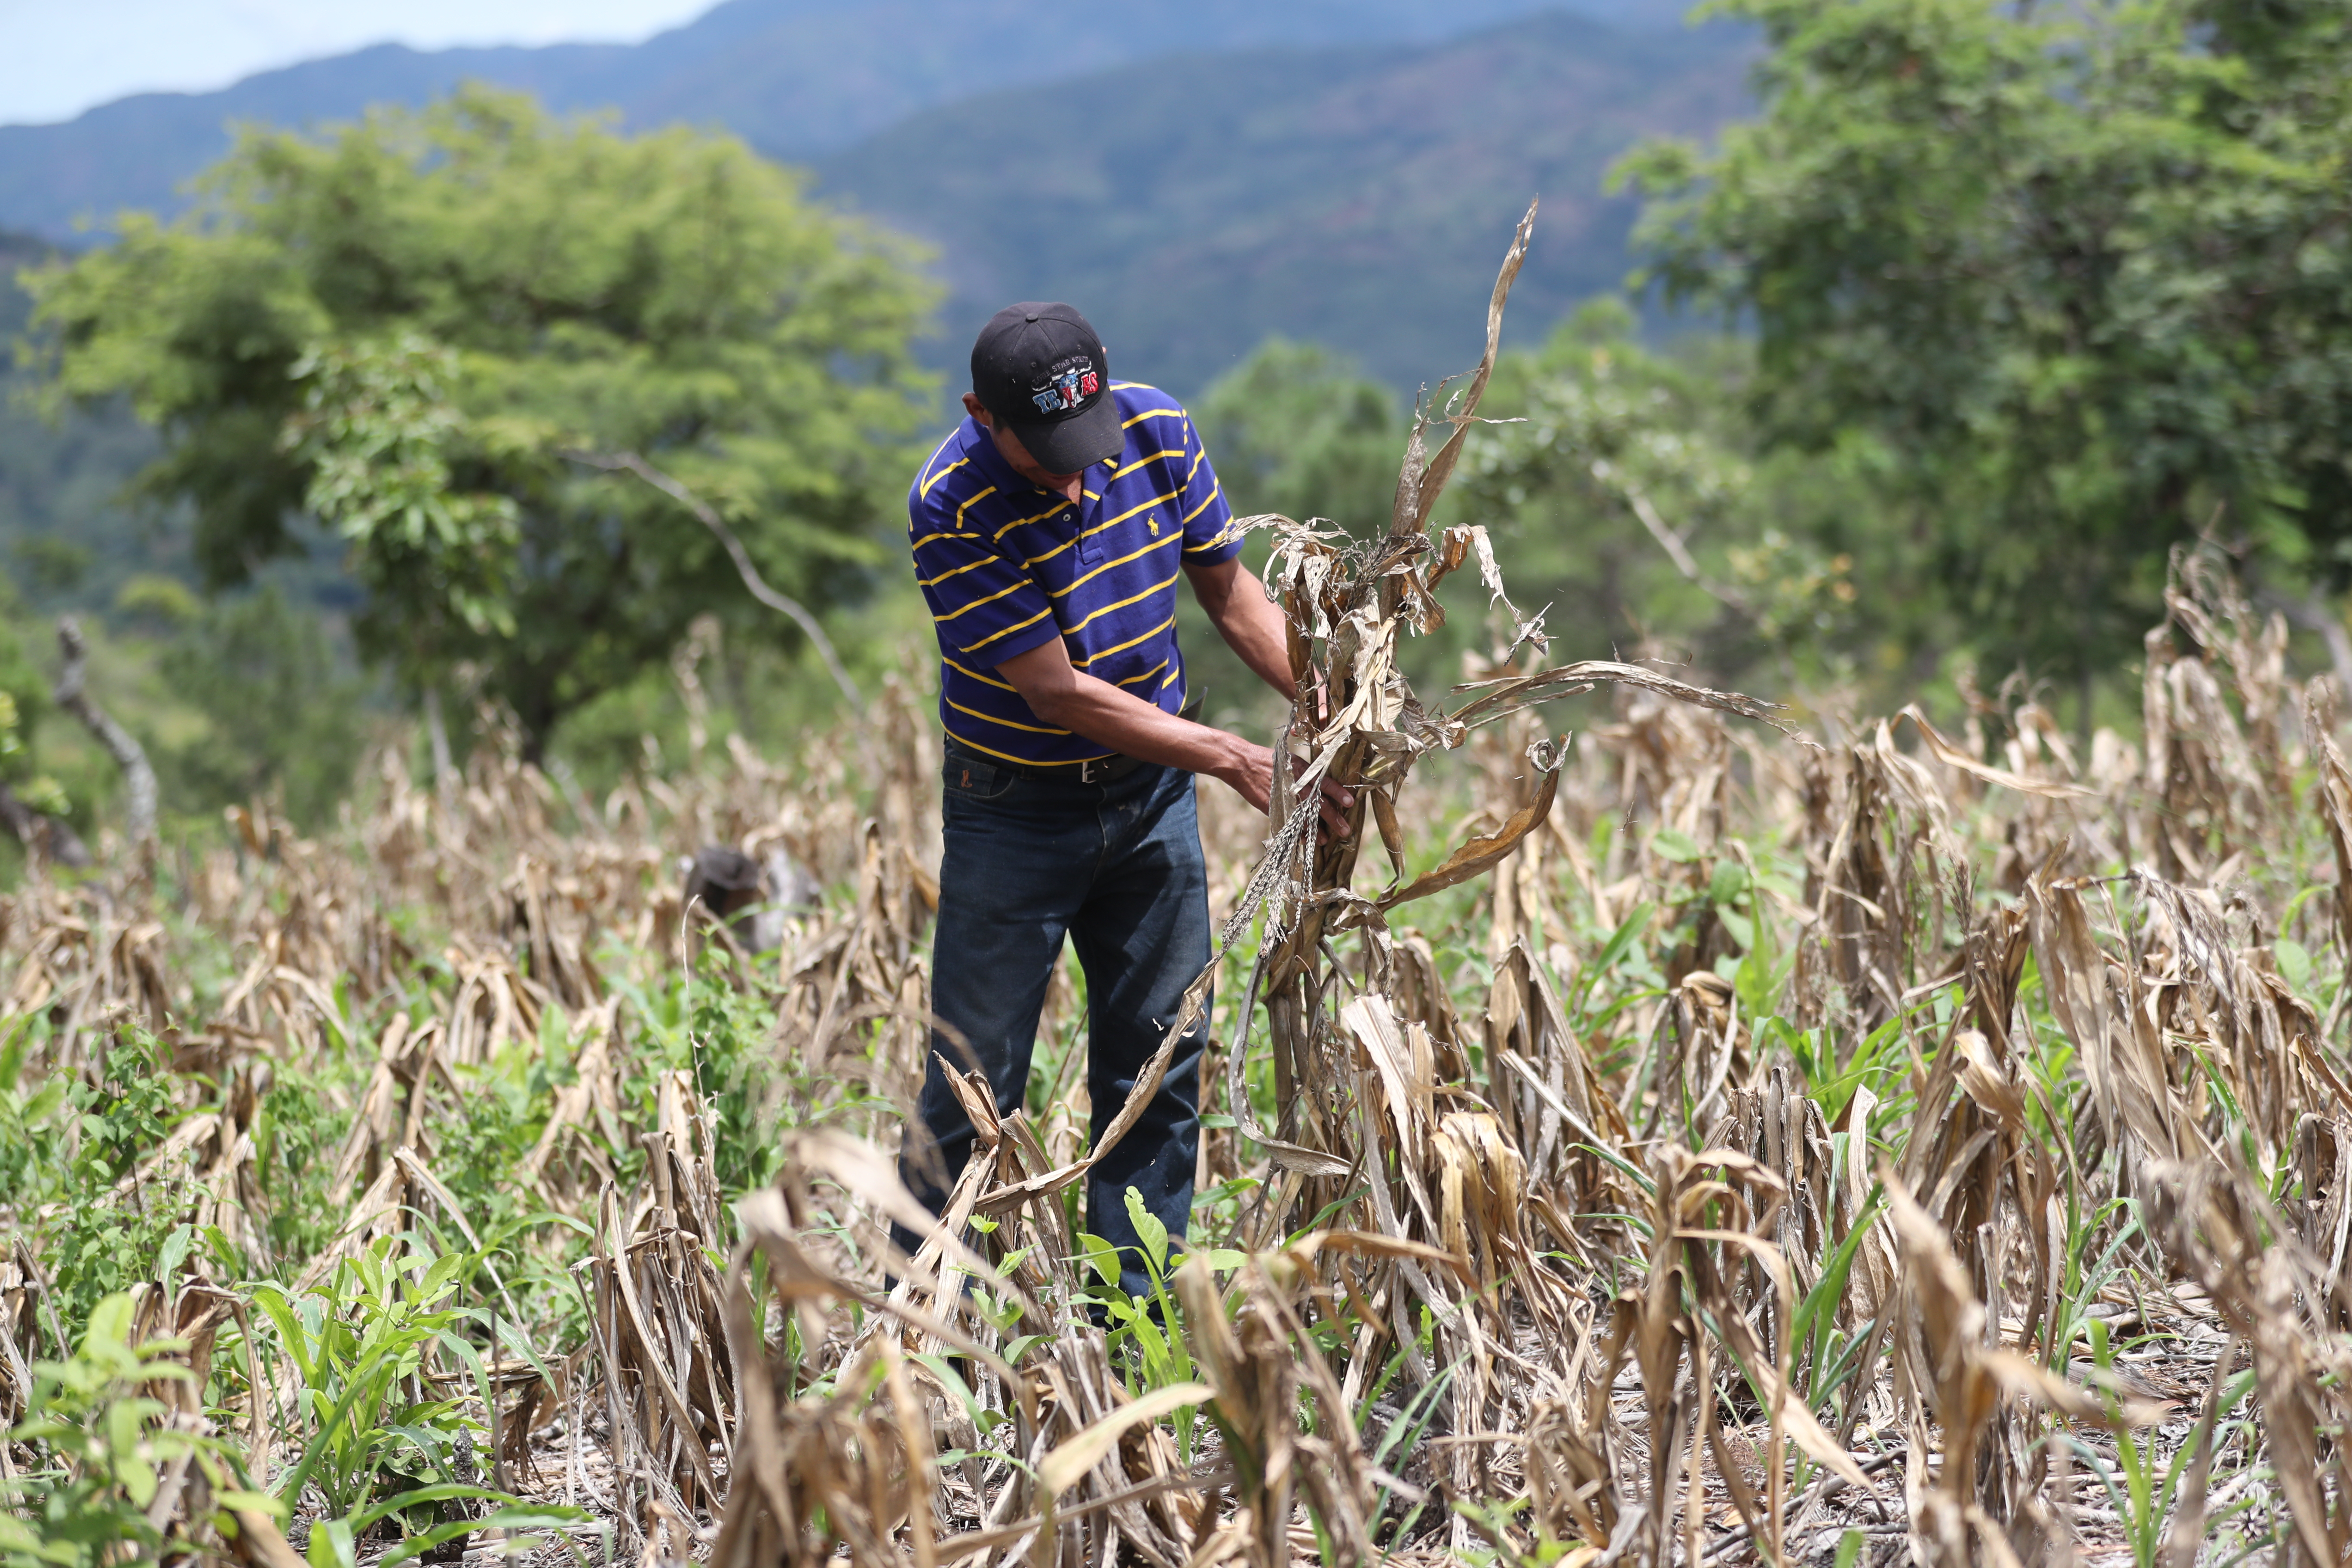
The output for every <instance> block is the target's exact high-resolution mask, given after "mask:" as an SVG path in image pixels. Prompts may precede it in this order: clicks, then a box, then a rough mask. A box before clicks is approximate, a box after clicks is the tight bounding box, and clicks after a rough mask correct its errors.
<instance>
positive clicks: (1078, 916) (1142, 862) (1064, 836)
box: [896, 741, 1209, 1296]
mask: <svg viewBox="0 0 2352 1568" xmlns="http://www.w3.org/2000/svg"><path fill="white" fill-rule="evenodd" d="M943 773H944V795H945V805H944V810H943V816H944V817H945V828H946V856H945V858H944V859H943V860H942V862H941V864H940V918H939V927H938V932H937V935H936V937H935V939H934V941H933V942H932V947H931V1011H932V1012H933V1013H934V1014H935V1015H937V1016H938V1017H939V1018H940V1020H941V1021H942V1022H943V1023H945V1024H947V1025H948V1026H951V1027H952V1028H954V1029H955V1030H956V1031H957V1032H958V1033H959V1034H961V1036H962V1037H963V1038H964V1040H965V1042H966V1043H967V1045H968V1046H969V1047H970V1050H971V1056H972V1057H973V1058H977V1059H978V1062H979V1065H980V1068H981V1070H982V1072H983V1073H984V1074H985V1075H986V1076H987V1079H988V1081H989V1083H990V1085H991V1086H992V1088H993V1089H994V1090H995V1093H996V1108H997V1110H999V1111H1000V1112H1001V1113H1003V1114H1005V1115H1010V1114H1012V1113H1013V1111H1015V1110H1019V1109H1021V1106H1022V1101H1023V1099H1024V1095H1025V1094H1026V1092H1027V1089H1028V1083H1029V1057H1030V1052H1031V1050H1032V1049H1033V1047H1034V1045H1035V1043H1036V1036H1037V1015H1038V1012H1039V1010H1040V1009H1041V1008H1043V1007H1044V1005H1045V987H1046V984H1047V983H1048V982H1049V981H1051V979H1052V978H1053V973H1054V963H1055V960H1056V959H1057V958H1059V957H1060V956H1061V952H1062V939H1063V938H1064V936H1065V935H1066V936H1067V937H1068V938H1069V941H1070V944H1071V946H1072V947H1073V948H1075V949H1076V952H1077V955H1078V964H1079V967H1080V968H1082V969H1083V970H1084V971H1085V972H1086V976H1087V1091H1088V1094H1089V1097H1090V1098H1091V1100H1092V1101H1093V1108H1094V1137H1095V1139H1097V1140H1099V1139H1100V1138H1101V1136H1102V1132H1103V1129H1105V1128H1106V1127H1108V1126H1109V1125H1110V1123H1111V1121H1113V1119H1115V1118H1116V1117H1117V1116H1118V1112H1119V1109H1120V1108H1121V1107H1122V1106H1124V1105H1125V1104H1126V1103H1127V1096H1128V1091H1129V1089H1132V1088H1133V1087H1134V1085H1135V1080H1136V1079H1137V1077H1138V1076H1139V1074H1140V1073H1141V1071H1142V1069H1143V1066H1144V1064H1145V1063H1146V1062H1148V1061H1150V1058H1151V1056H1152V1053H1153V1052H1155V1051H1157V1050H1158V1049H1159V1048H1160V1039H1161V1037H1163V1036H1165V1034H1166V1033H1167V1030H1168V1026H1170V1025H1171V1024H1173V1023H1174V1022H1175V1020H1176V1016H1177V1014H1178V1012H1179V1011H1180V1010H1181V1008H1182V1006H1183V997H1184V991H1185V988H1186V987H1187V986H1189V985H1191V984H1192V981H1193V980H1194V978H1195V977H1197V976H1198V975H1199V974H1200V973H1201V971H1202V968H1203V967H1204V966H1205V965H1206V964H1207V963H1208V962H1209V889H1208V872H1207V868H1206V867H1205V866H1204V865H1203V863H1202V858H1201V831H1200V824H1199V822H1198V820H1197V819H1196V817H1195V816H1194V813H1193V805H1192V789H1193V784H1192V774H1190V773H1182V772H1180V771H1178V770H1176V769H1174V768H1163V767H1159V766H1156V765H1153V764H1150V763H1147V764H1145V765H1144V766H1142V767H1140V768H1138V769H1136V770H1135V772H1133V773H1129V774H1128V775H1127V776H1126V777H1125V778H1122V779H1119V780H1118V781H1116V782H1114V783H1110V784H1079V783H1077V782H1076V781H1075V780H1072V781H1062V780H1051V781H1048V780H1042V779H1025V778H1017V777H1015V776H1013V774H1012V773H1008V772H1005V771H1004V770H1003V769H1000V768H998V767H995V766H993V765H992V764H991V763H989V762H988V761H987V760H986V759H985V758H983V757H982V756H981V755H980V754H979V753H977V752H971V751H968V750H966V749H964V748H962V747H960V746H958V745H957V744H956V743H955V742H952V741H950V742H948V748H947V765H946V767H945V769H944V770H943ZM1207 1037H1208V1025H1207V1022H1206V1019H1205V1017H1204V1018H1203V1020H1202V1022H1200V1023H1198V1024H1195V1025H1194V1026H1192V1029H1191V1030H1189V1031H1188V1032H1187V1033H1186V1035H1185V1037H1183V1038H1182V1039H1181V1040H1180V1041H1179V1042H1178V1043H1177V1047H1176V1052H1175V1055H1174V1057H1173V1058H1171V1060H1170V1062H1169V1064H1168V1075H1167V1078H1166V1079H1164V1080H1163V1081H1162V1082H1161V1084H1160V1092H1159V1093H1158V1094H1157V1095H1155V1096H1153V1097H1152V1100H1151V1103H1150V1107H1149V1108H1148V1109H1147V1110H1145V1111H1144V1113H1143V1118H1142V1120H1141V1121H1138V1122H1137V1123H1136V1124H1135V1125H1134V1126H1133V1127H1132V1128H1130V1129H1129V1130H1128V1133H1127V1136H1126V1137H1125V1138H1123V1139H1121V1140H1120V1141H1119V1143H1118V1147H1116V1148H1115V1149H1113V1150H1112V1151H1111V1152H1109V1153H1108V1155H1106V1156H1105V1157H1104V1159H1103V1161H1102V1163H1100V1164H1097V1166H1095V1168H1094V1169H1093V1170H1092V1171H1091V1172H1089V1173H1087V1229H1088V1230H1089V1231H1091V1232H1092V1233H1093V1234H1094V1235H1096V1236H1098V1237H1102V1238H1103V1239H1104V1240H1106V1241H1108V1242H1109V1243H1110V1244H1111V1245H1112V1246H1114V1247H1118V1248H1119V1256H1120V1263H1121V1265H1122V1281H1121V1283H1122V1285H1123V1286H1124V1288H1125V1289H1126V1290H1127V1292H1128V1294H1129V1295H1131V1296H1142V1295H1147V1294H1149V1292H1150V1282H1149V1281H1150V1276H1149V1275H1148V1274H1146V1273H1145V1271H1144V1268H1143V1258H1144V1254H1143V1252H1142V1251H1141V1241H1140V1238H1139V1237H1138V1236H1137V1235H1136V1230H1135V1225H1134V1222H1133V1221H1132V1220H1131V1219H1129V1216H1128V1211H1127V1190H1128V1189H1129V1187H1133V1188H1135V1189H1137V1190H1138V1191H1139V1193H1140V1194H1142V1197H1143V1205H1144V1207H1145V1208H1147V1209H1148V1210H1150V1212H1151V1214H1152V1215H1154V1216H1155V1217H1157V1218H1158V1219H1159V1221H1160V1224H1162V1225H1164V1226H1167V1227H1168V1235H1169V1237H1170V1238H1171V1245H1172V1244H1173V1243H1175V1242H1180V1241H1181V1240H1182V1238H1183V1236H1184V1230H1185V1226H1186V1224H1187V1223H1188V1222H1189V1221H1190V1219H1191V1217H1192V1170H1193V1163H1194V1160H1195V1158H1196V1157H1197V1154H1198V1152H1199V1149H1200V1142H1201V1125H1200V1121H1199V1109H1200V1106H1199V1100H1200V1071H1201V1047H1202V1043H1203V1042H1204V1041H1205V1040H1206V1039H1207ZM931 1053H932V1055H931V1060H930V1064H929V1070H928V1071H927V1072H926V1074H925V1076H924V1079H923V1092H922V1098H921V1100H919V1103H918V1105H917V1108H916V1115H917V1119H918V1122H919V1125H917V1126H914V1127H909V1128H908V1130H907V1136H906V1142H905V1149H904V1152H902V1153H901V1154H900V1156H899V1160H898V1171H899V1175H900V1177H901V1178H902V1179H903V1180H904V1181H905V1182H906V1184H907V1186H908V1189H909V1190H910V1191H912V1192H913V1193H914V1194H915V1195H916V1196H917V1197H918V1198H920V1199H921V1200H922V1201H923V1203H924V1204H925V1205H928V1206H929V1208H930V1210H931V1212H932V1213H934V1214H937V1213H938V1212H940V1209H941V1208H942V1207H943V1206H944V1205H946V1202H947V1195H948V1192H949V1189H950V1188H951V1187H952V1186H953V1185H954V1183H955V1180H956V1177H957V1175H958V1174H959V1173H961V1171H962V1170H963V1167H964V1163H965V1161H966V1160H967V1159H968V1158H969V1156H970V1155H971V1147H972V1141H973V1134H972V1129H971V1119H970V1118H969V1117H967V1116H966V1115H965V1114H964V1111H963V1107H962V1106H961V1104H960V1103H959V1102H958V1101H957V1100H956V1097H955V1095H954V1094H953V1093H952V1092H951V1091H950V1089H949V1088H948V1085H947V1080H946V1079H945V1077H944V1076H943V1075H942V1073H941V1068H940V1063H941V1061H942V1060H945V1061H947V1062H950V1063H953V1064H954V1065H955V1066H956V1067H957V1068H959V1069H961V1070H965V1071H969V1070H970V1069H971V1061H970V1060H968V1059H967V1058H965V1056H964V1054H963V1052H962V1051H961V1050H959V1049H958V1048H957V1047H956V1046H954V1045H953V1044H952V1043H950V1041H949V1040H948V1039H947V1038H946V1037H944V1036H943V1035H942V1034H940V1033H939V1032H938V1031H936V1030H935V1031H934V1032H933V1033H932V1036H931ZM896 1235H897V1239H898V1245H899V1246H900V1247H904V1248H906V1249H907V1250H908V1251H909V1252H912V1251H913V1250H914V1247H915V1246H916V1238H915V1237H913V1236H912V1235H910V1234H908V1233H907V1232H905V1231H903V1230H901V1231H898V1232H896Z"/></svg>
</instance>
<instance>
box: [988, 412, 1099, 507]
mask: <svg viewBox="0 0 2352 1568" xmlns="http://www.w3.org/2000/svg"><path fill="white" fill-rule="evenodd" d="M957 437H958V440H959V442H960V446H959V448H958V449H959V450H961V452H962V453H963V455H964V458H965V460H966V461H968V462H970V463H971V466H972V467H973V468H976V469H978V470H979V471H980V472H981V473H982V474H984V475H986V476H987V477H988V482H989V483H990V484H992V485H994V486H995V487H996V489H997V493H998V494H1000V495H1003V494H1005V493H1007V492H1014V493H1017V491H1016V490H1015V487H1018V489H1026V490H1029V491H1032V492H1034V494H1037V495H1041V496H1050V495H1053V494H1054V492H1053V491H1052V490H1049V489H1042V488H1040V487H1039V486H1038V485H1036V484H1035V483H1034V482H1032V481H1031V480H1029V479H1024V477H1022V476H1021V475H1020V474H1018V473H1016V472H1014V471H1013V465H1012V464H1010V463H1008V462H1006V461H1005V460H1004V454H1003V453H1002V452H1000V451H998V450H997V449H996V437H993V436H991V435H990V434H989V433H988V432H987V431H986V430H984V429H982V428H981V424H980V421H979V420H977V419H974V418H973V417H972V416H971V415H969V414H967V415H965V416H963V428H962V429H961V430H960V431H959V432H958V433H957ZM1126 455H1127V451H1126V448H1125V447H1121V448H1120V449H1119V456H1120V457H1122V458H1123V457H1125V456H1126ZM1097 468H1103V469H1107V470H1111V471H1116V470H1117V468H1118V460H1117V459H1116V458H1114V459H1113V460H1112V461H1110V462H1108V463H1094V464H1090V465H1089V466H1088V467H1087V468H1086V469H1085V470H1084V472H1083V473H1082V474H1081V475H1080V476H1079V479H1078V488H1079V489H1080V490H1081V491H1085V490H1096V491H1099V490H1100V489H1102V485H1101V482H1100V481H1098V480H1097V479H1095V477H1094V472H1095V469H1097ZM1056 499H1059V498H1058V497H1057V498H1056ZM1085 504H1086V503H1085V500H1083V497H1082V499H1081V500H1080V501H1079V505H1080V506H1084V505H1085Z"/></svg>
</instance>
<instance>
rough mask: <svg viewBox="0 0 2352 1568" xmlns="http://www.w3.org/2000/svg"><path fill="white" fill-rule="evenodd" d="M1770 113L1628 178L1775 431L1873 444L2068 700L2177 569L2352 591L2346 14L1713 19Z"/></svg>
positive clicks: (1906, 502) (1922, 555)
mask: <svg viewBox="0 0 2352 1568" xmlns="http://www.w3.org/2000/svg"><path fill="white" fill-rule="evenodd" d="M1716 9H1717V11H1718V12H1719V13H1722V14H1727V15H1730V16H1738V17H1743V18H1747V19H1749V20H1752V21H1754V22H1757V23H1759V24H1760V25H1761V26H1762V28H1763V30H1764V33H1765V37H1766V38H1767V40H1768V42H1769V54H1768V55H1767V57H1766V58H1765V60H1764V62H1763V64H1762V66H1761V67H1760V68H1759V88H1760V91H1761V96H1762V100H1763V113H1762V116H1761V118H1760V119H1759V120H1758V121H1755V122H1754V123H1752V124H1748V125H1745V126H1741V127H1738V128H1736V129H1734V130H1732V131H1730V132H1727V133H1726V134H1725V135H1724V137H1723V138H1722V141H1721V143H1720V146H1719V147H1718V149H1717V151H1716V152H1715V153H1712V154H1702V153H1700V152H1698V151H1697V150H1696V149H1694V148H1691V147H1688V146H1683V145H1673V144H1654V145H1652V146H1649V147H1647V148H1645V149H1643V151H1641V152H1640V153H1636V154H1635V155H1633V157H1632V158H1630V159H1629V160H1628V161H1627V162H1626V163H1625V164H1624V165H1623V169H1624V171H1625V173H1626V174H1628V175H1629V176H1630V177H1631V179H1632V180H1633V183H1635V184H1638V185H1639V186H1640V187H1641V188H1642V189H1643V190H1644V191H1645V192H1646V193H1648V195H1650V196H1651V197H1652V198H1653V200H1652V204H1651V205H1650V207H1649V209H1648V211H1647V213H1646V214H1645V216H1644V219H1643V226H1642V229H1641V231H1640V232H1641V236H1642V243H1643V245H1644V246H1645V247H1646V248H1647V251H1648V253H1649V254H1650V256H1651V257H1652V258H1653V260H1654V273H1653V275H1654V277H1655V278H1656V279H1660V280H1662V281H1663V283H1664V286H1665V289H1666V290H1667V292H1668V293H1669V294H1670V295H1671V296H1674V297H1676V298H1679V299H1682V300H1697V301H1704V302H1706V303H1709V304H1712V305H1715V306H1719V307H1721V308H1722V309H1724V310H1726V311H1727V312H1729V313H1730V315H1731V316H1732V317H1733V318H1734V319H1735V320H1737V321H1742V322H1750V323H1752V324H1753V326H1754V329H1755V331H1756V334H1757V353H1758V362H1757V363H1758V371H1757V374H1756V376H1755V379H1754V382H1753V385H1752V394H1753V395H1752V408H1753V412H1754V414H1755V416H1756V417H1757V420H1758V423H1759V431H1760V433H1761V436H1762V437H1763V438H1764V439H1765V440H1766V441H1768V442H1769V443H1773V444H1777V445H1780V446H1784V447H1792V448H1795V449H1800V450H1811V451H1825V450H1831V449H1836V448H1842V447H1843V448H1845V449H1847V450H1848V451H1849V452H1851V451H1852V450H1853V447H1854V444H1855V443H1856V442H1861V443H1864V444H1865V445H1867V446H1870V447H1874V460H1878V461H1882V462H1883V463H1884V464H1885V473H1886V476H1887V478H1888V479H1889V480H1890V481H1891V485H1892V487H1893V488H1892V489H1891V491H1890V493H1891V494H1892V495H1894V496H1895V497H1896V498H1898V501H1899V504H1897V505H1895V506H1894V507H1893V508H1892V509H1891V510H1890V517H1893V518H1895V519H1898V520H1908V521H1906V523H1905V526H1907V527H1909V528H1911V529H1912V530H1913V531H1914V538H1913V541H1912V543H1913V545H1914V546H1915V547H1916V556H1917V558H1918V559H1919V561H1920V563H1921V565H1922V572H1921V574H1920V578H1919V584H1920V585H1921V586H1923V587H1928V588H1932V589H1933V590H1935V591H1936V592H1937V594H1938V595H1940V596H1941V597H1942V598H1943V600H1944V602H1945V603H1946V604H1947V605H1949V606H1950V608H1951V609H1952V611H1953V612H1954V613H1955V614H1956V615H1957V616H1958V617H1959V618H1960V619H1961V620H1962V621H1963V622H1964V623H1965V624H1967V625H1968V626H1969V628H1970V630H1971V635H1972V636H1974V637H1976V638H1978V639H1979V641H1981V642H1982V643H1984V644H1986V645H1988V646H1989V647H1990V648H1991V649H1992V650H1994V651H1995V652H1996V653H1998V654H1999V655H2001V656H2003V657H2021V658H2028V659H2030V660H2032V662H2033V663H2034V664H2035V665H2036V666H2037V667H2038V668H2042V669H2046V670H2051V671H2053V672H2058V671H2072V672H2073V673H2074V674H2076V675H2077V676H2079V677H2081V678H2082V679H2084V681H2085V689H2086V690H2087V682H2088V680H2089V679H2090V677H2091V676H2092V674H2093V673H2094V672H2095V671H2097V670H2099V669H2101V668H2106V667H2107V666H2108V665H2109V664H2110V663H2111V662H2112V661H2113V660H2114V659H2116V658H2117V657H2118V656H2119V655H2121V654H2123V653H2125V652H2126V651H2127V650H2128V649H2130V648H2131V647H2135V646H2136V642H2137V635H2138V632H2139V629H2140V628H2141V627H2143V626H2145V625H2146V624H2147V618H2148V616H2149V615H2150V614H2151V612H2152V610H2153V608H2154V606H2155V604H2156V595H2157V594H2158V590H2159V588H2160V586H2161V584H2162V579H2163V569H2164V561H2165V556H2166V552H2167V549H2168V546H2169V545H2170V544H2172V543H2173V542H2176V541H2178V540H2180V539H2182V538H2184V537H2188V536H2190V535H2193V534H2197V533H2200V532H2206V531H2212V532H2215V533H2218V534H2220V535H2221V536H2224V537H2227V538H2229V539H2231V541H2232V542H2235V543H2236V544H2238V545H2239V546H2240V547H2241V548H2242V549H2246V550H2249V551H2255V552H2261V553H2263V554H2264V555H2266V556H2267V557H2268V558H2269V559H2270V560H2271V561H2272V562H2273V563H2274V564H2275V565H2276V566H2277V567H2278V568H2279V569H2281V570H2283V571H2285V572H2294V573H2300V572H2310V573H2314V574H2319V575H2321V576H2323V577H2324V578H2325V579H2326V580H2327V581H2329V582H2331V583H2332V584H2334V585H2336V586H2337V587H2341V586H2343V585H2345V584H2346V583H2347V581H2352V221H2347V220H2352V182H2347V180H2346V178H2345V170H2346V167H2347V153H2352V26H2347V22H2346V18H2345V11H2344V7H2343V6H2342V5H2340V4H2337V3H2335V0H2091V3H2089V4H2085V5H2042V6H2035V5H2031V4H2018V5H1992V4H1989V3H1988V0H1724V3H1722V4H1720V5H1717V7H1716Z"/></svg>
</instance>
